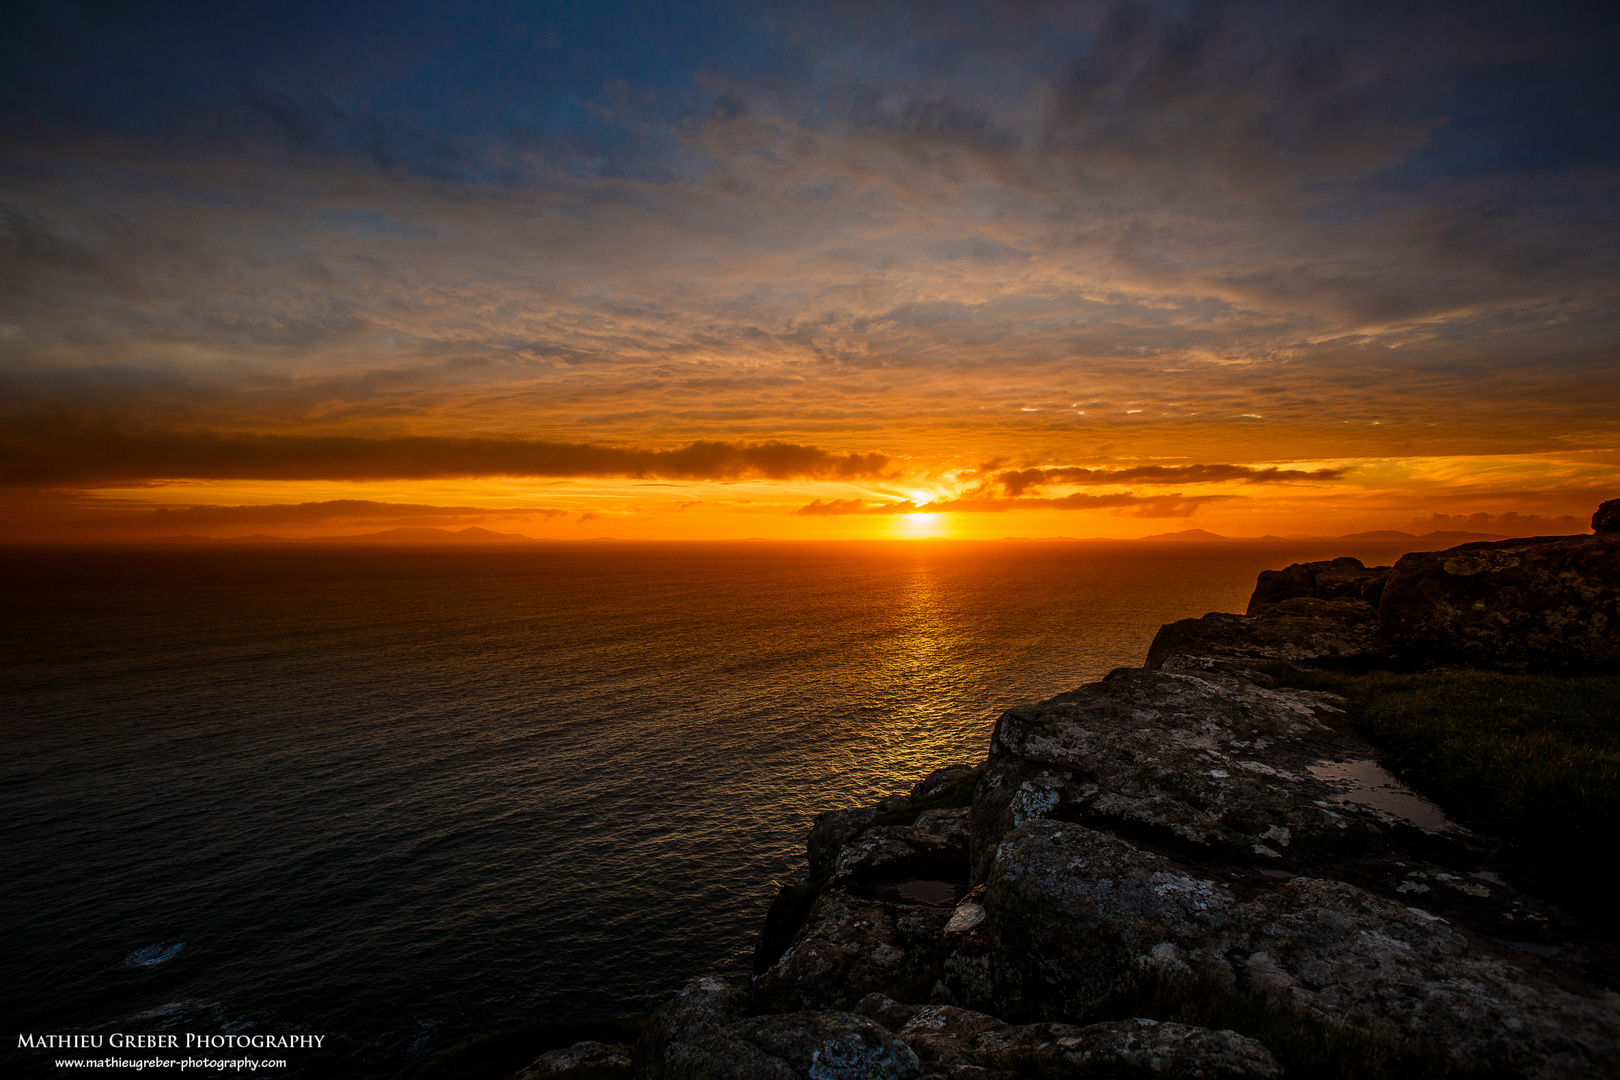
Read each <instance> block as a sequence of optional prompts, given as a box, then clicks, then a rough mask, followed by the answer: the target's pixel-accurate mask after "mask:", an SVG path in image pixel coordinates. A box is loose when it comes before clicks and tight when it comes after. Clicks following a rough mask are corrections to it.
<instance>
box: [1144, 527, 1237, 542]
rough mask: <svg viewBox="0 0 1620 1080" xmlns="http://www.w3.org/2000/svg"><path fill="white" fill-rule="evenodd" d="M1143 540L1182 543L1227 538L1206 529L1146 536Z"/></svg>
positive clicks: (1183, 530)
mask: <svg viewBox="0 0 1620 1080" xmlns="http://www.w3.org/2000/svg"><path fill="white" fill-rule="evenodd" d="M1142 539H1143V540H1180V541H1185V540H1194V541H1197V540H1225V539H1226V537H1224V536H1221V535H1220V534H1219V533H1212V532H1208V531H1206V530H1204V529H1182V530H1181V531H1180V532H1168V533H1154V534H1153V535H1152V536H1144V537H1142Z"/></svg>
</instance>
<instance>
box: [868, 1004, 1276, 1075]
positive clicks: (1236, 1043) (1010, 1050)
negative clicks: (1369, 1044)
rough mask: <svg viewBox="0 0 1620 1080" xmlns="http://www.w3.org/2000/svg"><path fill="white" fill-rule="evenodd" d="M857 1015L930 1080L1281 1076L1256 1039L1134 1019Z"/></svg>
mask: <svg viewBox="0 0 1620 1080" xmlns="http://www.w3.org/2000/svg"><path fill="white" fill-rule="evenodd" d="M859 1011H860V1012H861V1013H862V1014H863V1015H867V1016H871V1017H873V1018H874V1019H877V1020H878V1021H879V1022H880V1023H884V1022H886V1025H892V1027H891V1030H894V1031H895V1032H896V1034H898V1036H899V1037H900V1038H901V1040H903V1041H904V1042H905V1043H906V1044H907V1045H908V1046H910V1047H911V1048H912V1050H914V1051H916V1054H917V1058H918V1060H919V1061H921V1062H922V1065H923V1070H924V1075H925V1076H927V1075H938V1076H948V1077H969V1076H972V1077H995V1078H1000V1077H1003V1076H1005V1077H1009V1078H1011V1077H1015V1076H1028V1075H1031V1074H1032V1073H1033V1074H1034V1075H1038V1076H1089V1075H1099V1074H1101V1075H1106V1076H1133V1075H1141V1076H1154V1077H1177V1078H1195V1077H1197V1078H1203V1077H1209V1078H1216V1077H1277V1076H1281V1075H1282V1069H1281V1067H1280V1066H1279V1065H1278V1064H1277V1061H1276V1059H1275V1058H1274V1057H1273V1056H1272V1055H1271V1052H1270V1051H1268V1050H1267V1049H1266V1048H1265V1047H1264V1046H1263V1045H1261V1044H1260V1043H1259V1042H1257V1041H1255V1040H1254V1039H1250V1038H1246V1037H1244V1036H1242V1035H1239V1034H1237V1033H1236V1032H1232V1031H1212V1030H1210V1029H1208V1028H1201V1027H1193V1026H1191V1025H1187V1024H1170V1023H1160V1022H1158V1021H1155V1020H1141V1019H1132V1020H1116V1021H1108V1022H1104V1023H1099V1024H1088V1025H1086V1026H1084V1027H1080V1026H1076V1025H1073V1024H1062V1023H1057V1024H1053V1023H1035V1024H1020V1025H1013V1024H1009V1023H1007V1022H1006V1021H1004V1020H1000V1019H998V1018H996V1017H994V1016H991V1015H989V1014H988V1013H982V1012H975V1011H973V1010H971V1009H962V1008H957V1007H956V1006H952V1005H925V1006H916V1005H902V1004H900V1003H899V1002H895V1001H893V1000H890V999H888V998H883V997H881V996H878V995H873V996H872V997H870V998H868V999H866V1000H864V1001H862V1002H861V1005H860V1009H859Z"/></svg>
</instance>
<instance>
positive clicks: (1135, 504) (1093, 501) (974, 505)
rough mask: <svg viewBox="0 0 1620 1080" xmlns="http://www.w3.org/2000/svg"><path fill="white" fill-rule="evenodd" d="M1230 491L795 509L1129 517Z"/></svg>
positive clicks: (1167, 511) (1187, 507) (1185, 506)
mask: <svg viewBox="0 0 1620 1080" xmlns="http://www.w3.org/2000/svg"><path fill="white" fill-rule="evenodd" d="M1231 498H1233V496H1230V495H1191V496H1183V495H1180V494H1176V495H1087V494H1084V493H1080V492H1077V493H1075V494H1073V495H1064V496H1061V497H1059V498H1052V499H1039V498H1013V499H998V498H984V497H978V496H971V495H970V496H965V497H963V498H959V499H940V500H939V501H938V502H927V503H918V502H914V501H912V500H910V499H906V500H902V501H900V502H888V503H867V502H864V501H863V500H861V499H831V500H828V501H825V502H824V501H822V500H821V499H816V500H815V501H814V502H811V503H809V504H808V505H806V506H801V507H799V509H797V510H795V511H793V516H794V517H837V516H842V515H846V514H936V513H952V514H999V513H1006V512H1007V511H1010V510H1112V511H1116V512H1119V513H1124V514H1126V515H1128V516H1130V517H1189V516H1191V515H1192V514H1193V513H1195V512H1196V511H1197V509H1198V508H1199V507H1200V506H1203V505H1204V504H1206V503H1211V502H1220V501H1224V500H1227V499H1231Z"/></svg>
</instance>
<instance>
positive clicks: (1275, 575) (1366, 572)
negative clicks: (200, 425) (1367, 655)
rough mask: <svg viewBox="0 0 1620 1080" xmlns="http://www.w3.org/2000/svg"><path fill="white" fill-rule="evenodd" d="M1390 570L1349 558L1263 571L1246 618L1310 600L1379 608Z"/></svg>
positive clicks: (1295, 564) (1297, 564) (1251, 598)
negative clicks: (1359, 603)
mask: <svg viewBox="0 0 1620 1080" xmlns="http://www.w3.org/2000/svg"><path fill="white" fill-rule="evenodd" d="M1390 569H1391V568H1390V567H1388V566H1374V567H1366V566H1363V565H1362V564H1361V560H1360V559H1352V558H1350V557H1349V556H1345V557H1343V558H1338V559H1328V560H1326V561H1323V562H1309V563H1294V564H1293V565H1292V566H1289V567H1287V568H1286V569H1283V570H1262V571H1260V577H1259V580H1257V581H1256V582H1255V585H1254V594H1253V595H1252V596H1250V597H1249V607H1248V610H1247V611H1245V612H1244V614H1245V615H1258V614H1260V612H1262V611H1264V610H1265V609H1266V608H1268V607H1271V606H1272V605H1273V604H1280V603H1282V602H1283V601H1284V600H1292V599H1294V598H1295V597H1300V596H1307V597H1311V598H1313V599H1317V600H1362V601H1365V602H1366V603H1369V604H1371V605H1372V606H1373V607H1377V606H1378V600H1379V597H1380V596H1381V595H1382V594H1383V591H1384V581H1385V579H1386V578H1388V577H1389V571H1390Z"/></svg>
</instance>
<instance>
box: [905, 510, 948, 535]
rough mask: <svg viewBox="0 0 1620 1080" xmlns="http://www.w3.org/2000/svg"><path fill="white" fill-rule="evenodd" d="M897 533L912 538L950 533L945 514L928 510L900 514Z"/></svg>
mask: <svg viewBox="0 0 1620 1080" xmlns="http://www.w3.org/2000/svg"><path fill="white" fill-rule="evenodd" d="M894 531H895V534H896V535H898V536H903V537H906V538H909V539H912V540H920V539H925V538H927V537H931V536H945V535H948V534H949V532H950V529H949V528H947V527H946V522H945V515H944V514H931V513H929V512H927V511H926V510H918V511H914V512H912V513H910V514H899V515H897V516H896V519H895V528H894Z"/></svg>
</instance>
